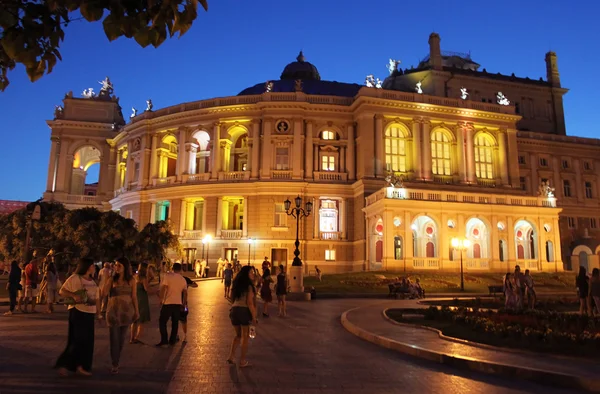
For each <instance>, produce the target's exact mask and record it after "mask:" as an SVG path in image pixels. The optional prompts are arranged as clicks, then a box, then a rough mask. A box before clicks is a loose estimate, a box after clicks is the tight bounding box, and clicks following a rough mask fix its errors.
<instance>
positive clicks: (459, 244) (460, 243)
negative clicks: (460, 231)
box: [452, 238, 471, 291]
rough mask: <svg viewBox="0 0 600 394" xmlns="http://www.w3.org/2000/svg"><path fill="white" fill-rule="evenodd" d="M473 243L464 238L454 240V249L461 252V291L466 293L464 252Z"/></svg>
mask: <svg viewBox="0 0 600 394" xmlns="http://www.w3.org/2000/svg"><path fill="white" fill-rule="evenodd" d="M470 246H471V241H469V240H468V239H464V238H452V248H453V249H454V250H458V251H459V252H460V291H465V277H464V273H463V251H465V250H467V249H469V247H470Z"/></svg>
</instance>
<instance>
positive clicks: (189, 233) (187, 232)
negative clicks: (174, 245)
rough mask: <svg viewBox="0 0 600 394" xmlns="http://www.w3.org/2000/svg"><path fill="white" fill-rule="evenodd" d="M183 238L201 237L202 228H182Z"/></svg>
mask: <svg viewBox="0 0 600 394" xmlns="http://www.w3.org/2000/svg"><path fill="white" fill-rule="evenodd" d="M183 239H202V230H183Z"/></svg>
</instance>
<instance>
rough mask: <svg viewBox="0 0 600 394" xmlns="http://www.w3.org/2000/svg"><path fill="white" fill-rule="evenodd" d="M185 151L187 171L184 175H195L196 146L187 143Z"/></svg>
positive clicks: (196, 171) (196, 170)
mask: <svg viewBox="0 0 600 394" xmlns="http://www.w3.org/2000/svg"><path fill="white" fill-rule="evenodd" d="M185 150H186V151H187V169H186V170H185V171H184V173H187V174H197V173H198V169H197V168H196V155H197V153H198V144H195V143H193V142H188V143H187V144H185Z"/></svg>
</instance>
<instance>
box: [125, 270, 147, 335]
mask: <svg viewBox="0 0 600 394" xmlns="http://www.w3.org/2000/svg"><path fill="white" fill-rule="evenodd" d="M150 274H151V273H150V272H149V267H148V263H142V264H141V265H140V269H139V270H138V273H137V274H136V275H135V283H136V284H135V289H136V294H137V301H138V313H139V316H138V318H137V320H136V321H134V322H133V323H132V324H131V335H130V339H129V343H141V341H140V337H141V336H142V333H143V332H144V324H145V323H148V322H149V321H150V300H149V298H148V292H149V291H150V280H151V276H150Z"/></svg>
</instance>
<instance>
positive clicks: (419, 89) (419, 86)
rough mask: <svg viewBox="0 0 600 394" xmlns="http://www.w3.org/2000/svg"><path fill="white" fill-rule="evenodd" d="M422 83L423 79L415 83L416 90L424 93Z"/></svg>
mask: <svg viewBox="0 0 600 394" xmlns="http://www.w3.org/2000/svg"><path fill="white" fill-rule="evenodd" d="M421 84H422V82H421V81H419V82H417V84H416V85H415V91H416V92H417V93H418V94H423V89H422V88H421Z"/></svg>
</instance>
